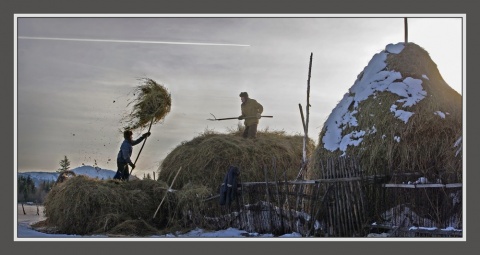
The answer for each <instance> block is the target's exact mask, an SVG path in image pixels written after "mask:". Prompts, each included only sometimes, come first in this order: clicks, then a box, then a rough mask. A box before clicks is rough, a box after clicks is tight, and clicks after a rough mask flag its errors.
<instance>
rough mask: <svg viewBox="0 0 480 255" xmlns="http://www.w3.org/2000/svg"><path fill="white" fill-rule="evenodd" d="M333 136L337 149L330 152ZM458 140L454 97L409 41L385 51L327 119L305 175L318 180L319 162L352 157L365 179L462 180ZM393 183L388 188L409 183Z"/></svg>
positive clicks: (457, 96)
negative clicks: (417, 177) (419, 177)
mask: <svg viewBox="0 0 480 255" xmlns="http://www.w3.org/2000/svg"><path fill="white" fill-rule="evenodd" d="M402 46H405V47H404V48H403V49H402V50H401V51H400V52H399V51H398V47H400V49H401V47H402ZM389 47H390V48H389ZM389 49H390V51H389ZM379 59H381V61H383V63H384V66H382V65H381V64H379V63H380V62H379V61H378V60H379ZM418 84H420V85H421V87H419V86H418ZM361 86H364V88H363V90H360V89H359V88H360V87H361ZM402 93H403V94H402ZM366 95H368V97H367V96H366ZM405 116H410V117H409V118H408V120H405V118H404V117H405ZM338 117H340V118H338ZM402 118H403V119H402ZM347 119H348V120H350V121H348V122H347V121H343V122H342V120H347ZM335 125H337V126H335ZM334 133H338V137H339V138H338V140H337V144H336V145H337V147H334V146H333V147H332V146H330V147H329V146H328V142H329V141H332V137H334V136H333V134H334ZM461 137H462V98H461V95H460V94H458V93H457V92H456V91H454V90H453V89H452V88H451V87H449V86H448V84H447V83H446V82H445V81H444V80H443V78H442V76H441V75H440V73H439V71H438V69H437V67H436V65H435V63H434V62H433V61H432V59H431V58H430V56H429V55H428V52H426V51H425V50H424V49H423V48H421V47H420V46H418V45H416V44H414V43H408V44H406V45H403V44H397V45H389V46H387V48H386V50H385V51H382V52H380V53H379V54H376V55H375V56H374V58H372V60H371V61H370V63H369V65H368V66H367V67H366V68H365V69H364V71H363V72H362V73H361V74H360V75H359V76H358V78H357V80H356V81H355V84H354V85H353V86H352V87H351V88H350V90H349V93H347V94H345V96H344V98H343V99H342V100H341V101H340V102H339V104H338V105H337V107H336V108H335V109H334V110H333V111H332V114H331V115H330V116H329V118H328V119H327V121H326V123H325V125H324V127H323V129H322V131H321V132H320V134H319V144H318V146H317V148H316V150H315V152H314V155H313V156H312V159H311V166H310V169H314V170H313V171H312V170H310V171H309V173H310V176H309V177H310V179H316V178H321V177H322V176H321V175H322V173H321V164H320V162H321V161H324V160H326V159H327V158H335V157H339V156H341V155H343V156H344V155H347V156H354V157H357V158H358V159H359V161H360V165H361V167H362V169H363V171H364V174H365V175H375V174H379V175H382V174H387V175H395V176H397V175H396V174H400V175H401V174H402V173H412V172H419V173H420V175H422V176H424V177H427V179H428V180H430V181H431V182H437V181H438V182H443V183H455V182H461V180H462V156H461V143H460V146H459V142H461ZM329 139H330V140H329ZM395 178H397V177H395ZM395 178H394V179H392V180H391V181H392V182H393V183H402V182H403V181H405V182H406V181H409V179H408V177H405V178H403V179H402V178H400V177H398V179H395ZM410 178H411V177H410ZM411 181H415V180H414V179H411Z"/></svg>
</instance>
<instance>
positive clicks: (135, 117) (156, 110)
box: [123, 78, 172, 130]
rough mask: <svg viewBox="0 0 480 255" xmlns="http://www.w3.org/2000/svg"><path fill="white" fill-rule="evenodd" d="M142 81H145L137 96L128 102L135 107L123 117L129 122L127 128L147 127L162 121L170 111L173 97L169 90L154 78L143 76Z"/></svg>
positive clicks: (137, 89)
mask: <svg viewBox="0 0 480 255" xmlns="http://www.w3.org/2000/svg"><path fill="white" fill-rule="evenodd" d="M141 81H142V82H143V83H142V84H141V85H139V86H138V87H137V88H136V90H135V93H134V95H136V98H135V99H134V100H133V101H131V102H130V103H129V104H128V105H130V104H133V108H132V111H131V113H130V114H129V115H127V116H126V117H124V119H123V121H125V122H127V124H126V126H125V127H124V128H125V129H129V130H134V129H137V128H145V127H146V126H147V125H148V124H149V123H150V125H151V124H153V123H157V122H159V121H161V120H162V119H163V118H165V116H166V115H167V114H168V113H169V112H170V109H171V105H172V99H171V95H170V93H168V90H167V89H166V88H165V87H164V86H163V85H161V84H158V83H157V82H155V81H154V80H152V79H149V78H143V79H141Z"/></svg>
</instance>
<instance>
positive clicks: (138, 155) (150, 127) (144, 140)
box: [130, 117, 155, 175]
mask: <svg viewBox="0 0 480 255" xmlns="http://www.w3.org/2000/svg"><path fill="white" fill-rule="evenodd" d="M154 120H155V117H153V118H152V121H150V126H149V127H148V131H147V132H150V129H152V124H153V121H154ZM147 138H148V136H147V137H145V139H143V144H142V147H141V148H140V151H139V152H138V154H137V158H136V159H135V162H134V163H133V164H134V165H136V164H137V160H138V157H140V153H142V150H143V146H145V142H146V141H147ZM132 172H133V168H132V170H130V175H131V174H132Z"/></svg>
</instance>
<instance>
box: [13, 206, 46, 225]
mask: <svg viewBox="0 0 480 255" xmlns="http://www.w3.org/2000/svg"><path fill="white" fill-rule="evenodd" d="M24 209H25V213H24ZM43 209H44V208H43V206H42V205H38V206H37V205H29V204H23V208H22V204H17V223H27V224H29V225H30V224H33V223H35V222H38V221H42V220H45V214H44V213H43Z"/></svg>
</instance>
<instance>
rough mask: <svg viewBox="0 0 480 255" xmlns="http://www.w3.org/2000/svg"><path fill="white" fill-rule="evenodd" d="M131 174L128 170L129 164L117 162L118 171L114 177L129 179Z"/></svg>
mask: <svg viewBox="0 0 480 255" xmlns="http://www.w3.org/2000/svg"><path fill="white" fill-rule="evenodd" d="M129 176H130V172H129V171H128V164H127V163H121V162H117V172H116V173H115V176H113V179H119V180H128V177H129Z"/></svg>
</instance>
